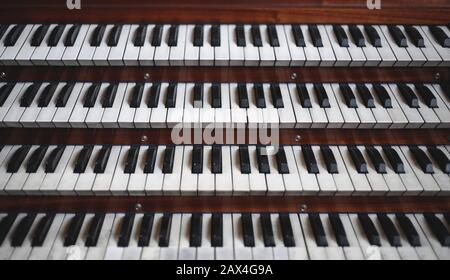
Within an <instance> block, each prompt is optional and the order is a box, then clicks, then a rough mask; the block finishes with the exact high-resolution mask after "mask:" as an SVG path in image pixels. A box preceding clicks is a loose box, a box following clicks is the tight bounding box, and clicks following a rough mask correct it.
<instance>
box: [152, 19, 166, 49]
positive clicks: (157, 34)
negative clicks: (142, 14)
mask: <svg viewBox="0 0 450 280" xmlns="http://www.w3.org/2000/svg"><path fill="white" fill-rule="evenodd" d="M162 32H163V27H162V25H160V24H158V25H155V27H153V32H152V42H151V45H152V46H153V47H159V46H161V40H162Z"/></svg>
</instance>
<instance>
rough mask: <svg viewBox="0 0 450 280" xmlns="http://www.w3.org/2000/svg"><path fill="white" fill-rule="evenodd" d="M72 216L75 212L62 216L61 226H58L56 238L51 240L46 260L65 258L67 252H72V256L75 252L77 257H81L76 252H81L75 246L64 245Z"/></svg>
mask: <svg viewBox="0 0 450 280" xmlns="http://www.w3.org/2000/svg"><path fill="white" fill-rule="evenodd" d="M74 216H75V214H66V215H65V216H64V220H63V222H62V224H61V227H60V228H59V231H58V234H57V236H56V239H55V241H54V242H53V246H52V248H51V250H50V253H49V254H48V258H47V259H48V260H65V259H66V257H67V255H68V253H72V257H75V254H77V255H78V256H79V257H80V258H79V259H81V256H80V254H78V253H81V252H79V251H78V250H77V249H76V248H74V247H65V246H64V240H65V239H66V235H67V233H68V231H69V227H70V222H71V220H72V218H73V217H74ZM72 249H73V250H72Z"/></svg>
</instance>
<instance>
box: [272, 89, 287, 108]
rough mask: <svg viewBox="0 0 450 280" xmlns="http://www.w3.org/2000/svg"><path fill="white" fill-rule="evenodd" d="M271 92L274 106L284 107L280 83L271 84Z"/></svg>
mask: <svg viewBox="0 0 450 280" xmlns="http://www.w3.org/2000/svg"><path fill="white" fill-rule="evenodd" d="M270 93H271V96H272V104H273V107H275V108H284V103H283V98H282V97H281V91H280V85H278V84H270Z"/></svg>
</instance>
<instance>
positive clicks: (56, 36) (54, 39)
mask: <svg viewBox="0 0 450 280" xmlns="http://www.w3.org/2000/svg"><path fill="white" fill-rule="evenodd" d="M64 29H66V25H65V24H58V25H57V26H55V28H53V30H52V33H50V37H49V38H48V41H47V45H48V46H49V47H54V46H56V45H57V44H58V42H59V40H60V39H61V36H62V34H63V32H64Z"/></svg>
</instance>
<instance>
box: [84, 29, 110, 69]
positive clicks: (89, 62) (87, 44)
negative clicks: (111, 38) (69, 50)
mask: <svg viewBox="0 0 450 280" xmlns="http://www.w3.org/2000/svg"><path fill="white" fill-rule="evenodd" d="M96 27H97V25H95V24H91V25H89V29H88V30H87V33H86V36H85V37H84V41H83V44H82V46H81V49H80V51H79V52H78V57H77V60H78V64H79V65H82V66H93V65H94V61H93V58H94V54H95V49H96V48H97V47H94V46H91V40H92V39H91V38H92V36H93V33H94V31H95V28H96ZM105 33H106V32H105ZM106 34H108V33H106Z"/></svg>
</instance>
